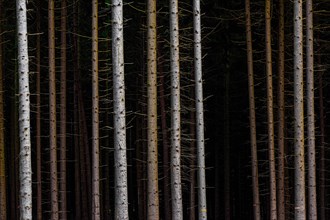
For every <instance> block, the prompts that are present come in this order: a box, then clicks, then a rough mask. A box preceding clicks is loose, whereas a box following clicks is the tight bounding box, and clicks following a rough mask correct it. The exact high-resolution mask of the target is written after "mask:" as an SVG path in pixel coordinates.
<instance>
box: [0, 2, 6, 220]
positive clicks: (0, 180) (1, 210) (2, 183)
mask: <svg viewBox="0 0 330 220" xmlns="http://www.w3.org/2000/svg"><path fill="white" fill-rule="evenodd" d="M2 4H3V3H2V0H1V1H0V219H7V187H6V162H5V151H6V148H5V137H4V130H5V127H4V112H3V107H4V102H3V98H4V95H3V94H4V88H3V65H2V62H3V60H2V59H3V58H2V53H3V52H2V43H3V42H2V36H1V34H2V14H1V13H2Z"/></svg>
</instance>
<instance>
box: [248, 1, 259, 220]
mask: <svg viewBox="0 0 330 220" xmlns="http://www.w3.org/2000/svg"><path fill="white" fill-rule="evenodd" d="M245 19H246V47H247V65H248V84H249V107H250V110H249V113H250V141H251V160H252V190H253V214H254V220H260V199H259V180H258V179H259V177H258V175H259V174H258V156H257V137H256V136H257V131H256V116H255V100H254V99H255V96H254V79H253V50H252V34H251V14H250V0H245Z"/></svg>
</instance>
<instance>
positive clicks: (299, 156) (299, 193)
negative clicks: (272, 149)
mask: <svg viewBox="0 0 330 220" xmlns="http://www.w3.org/2000/svg"><path fill="white" fill-rule="evenodd" d="M293 19H294V23H293V24H294V45H293V46H294V56H293V68H294V118H295V122H294V131H295V132H294V149H295V166H294V170H295V181H294V187H295V219H297V220H304V219H306V196H305V157H304V156H305V151H304V94H303V87H304V86H303V85H304V84H303V71H304V70H303V13H302V0H295V1H294V14H293Z"/></svg>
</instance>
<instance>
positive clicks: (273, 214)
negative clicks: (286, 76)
mask: <svg viewBox="0 0 330 220" xmlns="http://www.w3.org/2000/svg"><path fill="white" fill-rule="evenodd" d="M265 20H266V42H265V43H266V74H267V116H268V120H267V124H268V154H269V178H270V179H269V182H270V219H271V220H275V219H277V209H276V168H275V147H274V111H273V72H272V48H271V35H272V33H271V2H270V0H266V2H265Z"/></svg>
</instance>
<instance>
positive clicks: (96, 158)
mask: <svg viewBox="0 0 330 220" xmlns="http://www.w3.org/2000/svg"><path fill="white" fill-rule="evenodd" d="M92 8H93V10H92V11H93V15H92V19H93V26H92V47H93V48H92V50H93V51H92V69H93V79H92V83H93V85H92V88H93V89H92V91H93V92H92V93H93V94H92V96H93V113H92V118H93V119H92V121H93V150H92V155H93V156H92V163H93V174H92V176H93V177H92V178H93V181H92V189H93V190H92V193H93V198H92V210H93V211H92V213H93V214H92V215H93V220H99V219H100V153H99V152H100V147H99V145H100V144H99V79H98V77H99V76H98V74H99V65H98V61H99V58H98V0H93V1H92Z"/></svg>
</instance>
